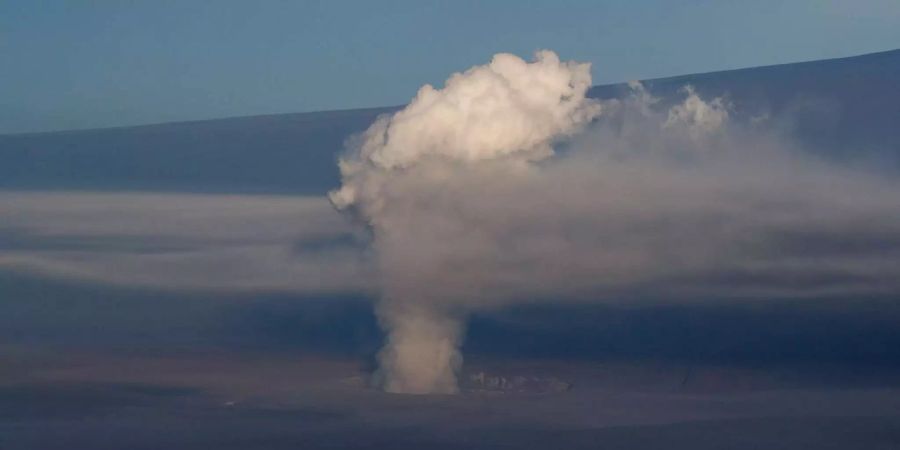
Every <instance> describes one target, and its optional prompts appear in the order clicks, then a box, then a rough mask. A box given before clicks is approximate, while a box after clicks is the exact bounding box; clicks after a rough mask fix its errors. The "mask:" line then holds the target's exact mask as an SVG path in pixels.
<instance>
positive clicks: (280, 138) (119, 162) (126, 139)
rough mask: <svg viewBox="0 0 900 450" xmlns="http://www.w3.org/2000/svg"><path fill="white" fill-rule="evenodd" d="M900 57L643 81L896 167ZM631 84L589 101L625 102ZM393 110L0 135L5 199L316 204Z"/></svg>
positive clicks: (899, 161) (899, 163) (840, 153)
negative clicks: (343, 160) (354, 146)
mask: <svg viewBox="0 0 900 450" xmlns="http://www.w3.org/2000/svg"><path fill="white" fill-rule="evenodd" d="M897 80H900V50H894V51H889V52H882V53H874V54H869V55H862V56H856V57H850V58H841V59H832V60H822V61H813V62H804V63H795V64H784V65H778V66H768V67H759V68H750V69H739V70H731V71H724V72H714V73H706V74H697V75H685V76H679V77H672V78H664V79H656V80H649V81H647V82H646V83H645V84H646V85H647V86H648V87H649V89H650V90H651V92H652V93H653V94H654V95H656V96H658V97H662V98H664V99H665V100H668V101H673V100H674V99H677V98H679V97H678V96H679V94H678V89H679V88H681V87H682V86H684V85H688V84H690V85H693V86H694V87H695V88H696V89H697V90H698V92H700V93H701V95H704V96H718V95H727V96H728V98H729V99H730V101H731V102H732V103H733V104H734V105H735V115H736V117H738V118H749V117H763V116H766V117H770V118H771V120H774V121H776V122H775V123H776V124H777V126H778V127H780V128H782V129H784V130H785V131H786V132H787V133H789V134H791V135H792V136H794V137H795V138H796V139H798V140H799V141H800V142H801V143H802V144H803V145H806V146H809V147H812V148H815V149H816V150H817V151H821V152H823V153H827V154H829V155H833V156H837V157H841V158H851V157H856V156H859V155H863V156H865V157H868V158H878V159H883V160H885V161H886V164H887V165H888V166H889V167H892V168H900V127H898V126H897V125H898V122H900V89H897V86H896V84H897ZM627 90H628V88H627V86H626V85H622V84H619V85H609V86H598V87H595V88H593V89H592V90H591V92H590V95H591V96H593V97H597V98H613V97H620V96H622V95H626V94H627V92H628V91H627ZM394 109H396V107H389V108H372V109H359V110H345V111H327V112H314V113H302V114H281V115H270V116H254V117H239V118H230V119H218V120H207V121H197V122H180V123H168V124H158V125H147V126H138V127H124V128H109V129H97V130H79V131H65V132H53V133H36V134H18V135H0V189H90V190H123V189H124V190H157V191H194V192H204V191H215V192H290V193H304V194H322V193H324V192H326V191H327V190H328V189H330V188H332V187H335V186H337V185H338V184H339V183H338V181H339V180H338V173H337V167H336V165H335V158H336V155H337V154H338V153H339V152H340V151H341V149H342V146H343V142H344V140H345V139H346V138H347V137H348V136H349V135H351V134H353V133H355V132H359V131H362V130H364V129H365V128H366V126H367V125H368V124H369V123H371V122H372V121H373V120H374V119H375V117H377V116H378V115H379V114H382V113H385V112H389V111H392V110H394Z"/></svg>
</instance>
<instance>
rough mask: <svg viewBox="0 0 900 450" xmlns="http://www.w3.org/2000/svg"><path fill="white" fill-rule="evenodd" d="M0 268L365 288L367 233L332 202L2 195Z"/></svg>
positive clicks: (207, 287) (160, 280) (260, 286)
mask: <svg viewBox="0 0 900 450" xmlns="http://www.w3.org/2000/svg"><path fill="white" fill-rule="evenodd" d="M0 205H2V207H0V223H2V224H3V226H2V227H0V248H2V251H0V268H2V269H5V270H12V271H17V272H24V273H34V274H39V275H42V276H50V277H61V278H70V279H75V280H82V281H88V282H95V283H107V284H115V285H122V286H136V287H145V288H153V289H165V290H173V289H174V290H201V291H225V292H234V291H250V292H254V291H263V292H264V291H272V292H276V291H278V292H298V293H340V292H353V293H358V292H365V291H367V290H368V283H369V281H368V280H369V275H368V271H369V269H368V266H367V264H366V262H365V258H366V257H365V252H364V251H362V250H361V248H360V246H359V245H358V240H359V238H360V236H358V232H359V230H357V229H354V228H353V227H352V226H350V225H348V224H347V223H346V221H343V220H341V218H340V217H339V216H338V215H337V214H336V213H335V212H334V211H333V209H332V208H331V207H330V205H329V204H328V202H327V201H326V200H325V199H324V198H317V197H286V196H236V195H189V194H134V193H121V194H109V193H76V192H59V193H47V192H44V193H41V192H30V193H29V192H3V193H0Z"/></svg>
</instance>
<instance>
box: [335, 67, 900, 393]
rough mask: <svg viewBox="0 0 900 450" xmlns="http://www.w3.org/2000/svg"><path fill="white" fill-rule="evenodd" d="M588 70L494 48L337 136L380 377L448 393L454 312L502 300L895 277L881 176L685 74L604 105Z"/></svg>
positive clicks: (716, 297)
mask: <svg viewBox="0 0 900 450" xmlns="http://www.w3.org/2000/svg"><path fill="white" fill-rule="evenodd" d="M590 84H591V77H590V66H589V65H587V64H579V63H574V62H561V61H560V60H559V58H558V57H557V56H556V55H555V54H554V53H552V52H549V51H541V52H538V53H537V54H536V55H535V58H534V60H533V61H531V62H526V61H524V60H522V59H520V58H518V57H516V56H513V55H508V54H499V55H496V56H495V57H494V58H493V60H492V61H491V62H490V63H489V64H487V65H484V66H477V67H474V68H471V69H469V70H467V71H465V72H462V73H458V74H454V75H452V76H451V77H450V78H449V79H448V80H447V81H446V83H445V85H444V87H443V88H442V89H435V88H433V87H431V86H424V87H422V88H421V89H420V90H419V92H418V94H417V95H416V97H415V98H414V99H413V100H412V102H411V103H410V104H409V105H408V106H407V107H406V108H404V109H403V110H401V111H399V112H397V113H396V114H393V115H389V116H383V117H380V118H379V119H378V120H376V121H375V123H373V124H372V125H371V126H370V127H369V129H368V130H366V131H365V132H364V133H363V134H361V135H360V136H357V137H355V138H354V139H353V140H351V141H350V143H349V144H348V149H347V153H346V154H345V155H344V156H343V157H342V158H341V160H340V170H341V174H342V177H343V185H342V186H341V188H340V189H338V190H336V191H333V192H331V193H330V198H331V201H332V203H333V204H334V205H335V206H336V207H337V208H338V209H341V210H344V211H348V213H349V214H351V215H353V216H354V217H355V218H357V219H359V220H361V221H363V222H365V223H366V224H367V225H368V227H369V228H370V230H371V231H372V242H371V246H372V250H373V251H374V252H373V254H374V255H375V258H376V260H377V274H378V285H379V290H380V299H379V301H378V303H377V306H376V312H377V315H378V317H379V320H380V323H381V325H382V327H383V328H384V329H385V330H386V332H387V341H386V343H385V346H384V348H383V349H382V350H381V352H380V354H379V363H380V368H379V371H378V372H377V373H376V377H375V381H376V382H377V383H378V384H379V385H380V386H381V387H383V388H384V389H385V390H387V391H390V392H399V393H417V394H424V393H453V392H456V391H457V389H458V387H457V380H456V376H457V373H458V371H459V369H460V366H461V363H462V357H461V355H460V351H459V349H460V345H461V344H462V340H463V337H464V334H465V321H466V318H467V316H468V315H469V314H471V313H473V312H479V311H485V310H492V309H497V308H502V307H503V306H505V305H509V304H512V303H521V302H539V301H552V302H563V301H565V302H596V301H601V302H607V301H631V300H641V301H665V302H673V301H726V300H727V301H748V300H752V299H756V298H767V299H772V298H794V299H796V298H826V297H829V296H832V297H833V296H841V297H843V298H847V297H850V296H867V297H870V298H871V297H873V296H884V295H894V294H893V293H896V292H898V291H900V264H898V261H900V188H898V185H897V182H896V180H895V179H888V178H885V177H882V176H878V175H874V174H873V173H868V172H866V171H864V170H856V169H853V168H850V167H848V165H846V164H845V165H837V164H833V163H831V162H829V161H828V160H827V158H823V157H820V155H817V154H815V151H807V149H801V148H796V147H795V146H794V144H792V141H791V139H790V138H789V137H786V136H782V135H780V134H779V133H780V131H779V130H780V129H782V128H783V127H781V126H780V125H779V124H778V123H777V120H778V119H777V118H766V116H764V115H763V116H756V115H754V116H753V117H749V118H748V119H746V120H744V119H739V118H740V117H747V116H748V115H747V114H743V116H742V115H741V114H740V111H738V110H737V106H735V105H732V104H731V103H730V102H729V101H728V100H727V99H726V98H713V99H711V100H704V99H703V98H701V96H700V94H699V93H698V92H697V91H696V90H695V89H693V88H691V87H690V86H685V87H684V88H683V89H681V91H680V92H678V93H677V94H676V95H677V98H674V99H671V98H667V99H660V98H656V97H654V96H653V95H652V94H651V93H650V92H649V91H648V90H647V89H645V87H644V86H643V85H642V84H641V83H637V82H633V83H630V84H629V87H630V94H626V95H625V96H624V97H621V98H619V99H615V100H607V101H603V102H602V103H601V102H598V101H596V100H591V99H587V98H585V93H586V92H587V89H588V87H589V86H590ZM601 110H602V114H601ZM742 120H743V121H742ZM812 150H814V149H812Z"/></svg>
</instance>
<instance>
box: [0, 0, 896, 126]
mask: <svg viewBox="0 0 900 450" xmlns="http://www.w3.org/2000/svg"><path fill="white" fill-rule="evenodd" d="M897 47H900V2H897V1H896V0H864V1H852V2H851V1H849V0H847V1H837V0H818V1H815V0H797V1H790V2H773V1H757V2H738V1H670V0H669V1H662V0H632V1H574V0H556V1H544V2H539V1H529V2H526V1H515V0H508V1H493V2H477V1H453V2H450V1H446V2H433V1H424V0H419V1H393V2H370V1H296V2H279V1H259V2H247V1H237V0H220V1H216V2H210V1H203V2H201V1H187V0H182V1H163V0H160V1H143V2H124V1H122V2H117V1H112V0H110V1H78V2H75V1H34V0H21V1H15V0H13V1H5V2H2V3H0V133H12V132H26V131H42V130H59V129H70V128H92V127H106V126H118V125H129V124H142V123H154V122H165V121H179V120H190V119H204V118H214V117H227V116H240V115H254V114H266V113H281V112H298V111H315V110H323V109H344V108H356V107H366V106H382V105H391V104H399V103H403V102H405V101H407V100H408V99H409V98H410V97H411V96H412V95H413V94H414V93H415V90H416V89H417V88H418V86H420V85H421V84H423V83H440V82H442V81H443V80H444V79H445V78H446V76H447V75H448V74H449V73H451V72H453V71H458V70H462V69H465V68H467V67H469V66H471V65H474V64H480V63H483V62H485V61H487V60H488V59H489V58H490V56H491V55H492V54H493V53H496V52H500V51H509V52H513V53H517V54H520V55H523V56H524V55H528V54H530V53H531V52H533V51H534V50H536V49H539V48H549V49H553V50H555V51H557V52H558V53H560V55H561V56H563V57H564V58H567V59H577V60H582V61H590V62H593V63H594V69H593V73H594V81H595V83H597V84H602V83H609V82H617V81H622V80H628V79H636V78H652V77H661V76H669V75H679V74H684V73H694V72H704V71H713V70H721V69H729V68H737V67H749V66H757V65H767V64H777V63H785V62H793V61H800V60H812V59H821V58H829V57H838V56H849V55H854V54H860V53H867V52H875V51H881V50H889V49H894V48H897Z"/></svg>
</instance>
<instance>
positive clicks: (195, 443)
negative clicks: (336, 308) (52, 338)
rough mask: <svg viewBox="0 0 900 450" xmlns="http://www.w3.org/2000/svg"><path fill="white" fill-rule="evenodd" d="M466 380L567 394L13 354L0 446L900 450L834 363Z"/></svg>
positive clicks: (345, 367) (895, 401) (890, 396)
mask: <svg viewBox="0 0 900 450" xmlns="http://www.w3.org/2000/svg"><path fill="white" fill-rule="evenodd" d="M473 370H486V371H488V372H493V373H496V372H505V373H507V374H513V373H518V374H528V375H537V376H556V377H560V378H561V379H566V380H568V381H571V382H572V383H573V388H572V389H571V390H569V391H566V392H557V393H525V394H521V393H501V392H463V393H462V394H460V395H455V396H406V395H391V394H385V393H382V392H380V391H377V390H374V389H370V388H368V387H366V384H365V382H364V380H365V376H366V372H365V370H364V369H363V368H362V367H361V365H360V363H359V361H356V360H353V359H335V358H324V357H315V356H306V357H298V356H296V355H290V354H259V353H253V354H247V353H238V352H205V353H203V354H202V355H201V354H176V355H155V356H154V355H134V354H100V353H95V354H82V353H70V354H68V355H67V356H66V357H65V358H60V357H59V356H58V355H55V356H54V355H49V356H48V355H43V354H41V353H40V352H33V351H28V352H26V351H19V352H18V353H15V357H14V358H12V360H11V361H10V360H9V359H7V361H6V362H5V363H4V364H3V372H2V378H0V380H2V381H0V448H3V449H4V450H13V449H35V448H40V449H72V448H79V449H121V448H129V449H159V448H167V449H209V448H218V449H232V448H233V449H282V448H285V449H287V448H290V449H299V448H353V449H356V448H359V449H362V448H371V449H376V448H392V449H407V448H409V449H420V448H472V449H482V448H485V449H488V448H490V449H493V448H534V449H545V448H609V449H632V450H633V449H644V448H647V449H650V448H672V449H682V448H683V449H759V448H773V449H779V448H784V449H797V448H817V449H830V448H835V449H836V448H867V449H894V448H897V447H898V446H900V395H898V394H900V390H898V386H897V384H896V383H894V382H888V381H885V380H881V381H878V382H875V383H873V382H872V380H870V379H868V380H867V377H866V376H864V375H860V374H856V375H847V374H844V376H843V379H842V380H841V381H840V382H836V381H835V375H840V374H841V373H840V370H839V369H835V368H828V367H802V368H801V367H792V368H787V367H783V368H778V369H775V368H768V369H765V370H761V369H753V368H738V367H727V366H709V365H706V366H695V367H689V366H684V365H665V364H660V363H627V364H626V363H572V362H559V361H535V360H531V361H526V360H514V361H513V360H507V361H501V360H490V361H486V360H482V361H474V362H470V363H469V366H468V371H470V372H471V371H473ZM829 371H830V372H831V373H828V372H829ZM839 378H840V377H839ZM896 380H900V377H896Z"/></svg>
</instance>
